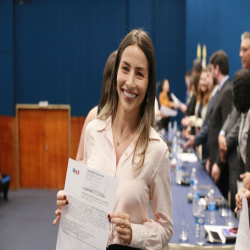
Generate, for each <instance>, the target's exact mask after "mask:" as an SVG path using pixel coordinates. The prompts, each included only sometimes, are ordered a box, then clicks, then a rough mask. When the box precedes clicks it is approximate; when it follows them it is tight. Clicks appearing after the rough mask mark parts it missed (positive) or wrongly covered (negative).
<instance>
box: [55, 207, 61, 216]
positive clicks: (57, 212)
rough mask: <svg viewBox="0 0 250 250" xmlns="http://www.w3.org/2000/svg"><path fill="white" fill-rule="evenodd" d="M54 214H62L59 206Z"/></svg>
mask: <svg viewBox="0 0 250 250" xmlns="http://www.w3.org/2000/svg"><path fill="white" fill-rule="evenodd" d="M55 215H56V216H60V215H62V211H61V207H60V208H58V209H57V210H56V211H55Z"/></svg>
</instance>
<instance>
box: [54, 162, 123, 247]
mask: <svg viewBox="0 0 250 250" xmlns="http://www.w3.org/2000/svg"><path fill="white" fill-rule="evenodd" d="M117 187H118V179H117V178H115V177H113V176H111V175H108V174H106V173H103V172H100V171H98V170H96V169H94V168H90V167H88V166H86V165H83V164H81V163H79V162H76V161H74V160H72V159H69V162H68V170H67V176H66V181H65V187H64V192H65V194H66V195H67V198H68V200H69V204H68V205H66V206H63V207H62V215H61V220H60V225H59V230H58V236H57V245H56V250H68V249H71V250H79V249H84V250H93V249H98V250H106V246H107V241H108V235H109V228H110V222H109V220H108V214H109V213H112V212H113V208H114V204H115V198H116V191H117Z"/></svg>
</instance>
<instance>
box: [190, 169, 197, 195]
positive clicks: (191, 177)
mask: <svg viewBox="0 0 250 250" xmlns="http://www.w3.org/2000/svg"><path fill="white" fill-rule="evenodd" d="M195 179H196V168H192V173H191V176H190V192H191V193H192V192H193V186H194V180H195Z"/></svg>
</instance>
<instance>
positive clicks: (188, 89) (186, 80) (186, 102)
mask: <svg viewBox="0 0 250 250" xmlns="http://www.w3.org/2000/svg"><path fill="white" fill-rule="evenodd" d="M191 73H192V71H191V70H188V71H187V72H186V74H185V83H186V87H187V91H186V98H185V105H186V106H187V105H188V101H189V96H190V91H191V83H190V82H191Z"/></svg>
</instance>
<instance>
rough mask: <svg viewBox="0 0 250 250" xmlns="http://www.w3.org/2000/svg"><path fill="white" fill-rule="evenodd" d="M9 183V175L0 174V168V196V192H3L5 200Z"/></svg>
mask: <svg viewBox="0 0 250 250" xmlns="http://www.w3.org/2000/svg"><path fill="white" fill-rule="evenodd" d="M9 185H10V176H9V175H5V174H2V173H1V168H0V198H1V193H2V192H3V199H4V200H5V201H7V200H8V191H9Z"/></svg>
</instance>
